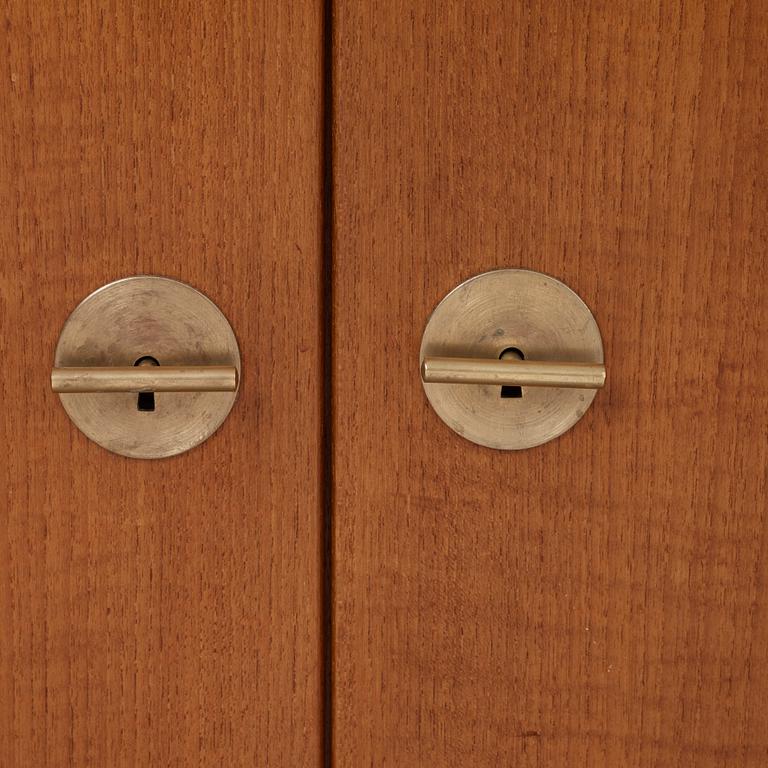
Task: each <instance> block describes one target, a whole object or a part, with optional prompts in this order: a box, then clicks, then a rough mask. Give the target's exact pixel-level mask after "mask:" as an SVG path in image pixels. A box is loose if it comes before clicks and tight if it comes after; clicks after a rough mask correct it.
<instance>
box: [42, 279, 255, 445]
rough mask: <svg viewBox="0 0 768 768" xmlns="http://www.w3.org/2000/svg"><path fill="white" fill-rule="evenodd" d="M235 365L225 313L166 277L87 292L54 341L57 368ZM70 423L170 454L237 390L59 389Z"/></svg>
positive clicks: (215, 418) (208, 425)
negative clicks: (148, 363)
mask: <svg viewBox="0 0 768 768" xmlns="http://www.w3.org/2000/svg"><path fill="white" fill-rule="evenodd" d="M147 359H151V360H152V361H153V362H154V363H156V364H159V366H161V368H159V369H158V370H161V369H162V366H233V367H235V368H236V369H237V382H239V374H240V350H239V347H238V344H237V339H236V338H235V334H234V332H233V331H232V328H231V327H230V325H229V323H228V322H227V319H226V317H224V315H223V314H222V313H221V311H220V310H219V308H218V307H217V306H216V305H215V304H214V303H213V302H212V301H211V300H210V299H208V298H207V297H206V296H204V295H203V294H202V293H200V292H199V291H197V290H195V289H194V288H192V287H191V286H189V285H186V284H185V283H181V282H179V281H177V280H172V279H170V278H165V277H156V276H144V275H141V276H136V277H127V278H124V279H122V280H117V281H115V282H113V283H109V284H108V285H105V286H103V287H102V288H99V289H98V290H96V291H94V292H93V293H92V294H91V295H90V296H88V297H87V298H85V299H84V300H83V301H82V302H81V303H80V304H79V305H78V306H77V307H76V308H75V310H74V311H73V312H72V314H71V315H70V316H69V318H68V320H67V322H66V323H65V325H64V328H63V330H62V332H61V336H60V337H59V342H58V345H57V347H56V353H55V359H54V366H55V367H56V368H88V367H104V368H113V367H127V366H135V365H137V364H138V363H139V361H142V360H144V361H146V360H147ZM59 397H60V398H61V402H62V405H63V406H64V409H65V410H66V412H67V413H68V414H69V417H70V418H71V419H72V421H73V422H74V423H75V425H76V426H77V427H78V428H79V429H80V430H81V431H82V432H83V433H84V434H85V435H86V436H87V437H89V438H90V439H91V440H93V441H94V442H96V443H98V444H99V445H101V446H103V447H104V448H106V449H107V450H110V451H112V452H113V453H117V454H120V455H122V456H129V457H132V458H139V459H157V458H163V457H167V456H173V455H175V454H178V453H183V452H184V451H187V450H189V449H190V448H193V447H194V446H196V445H199V444H200V443H202V442H203V441H204V440H206V439H208V438H209V437H210V436H211V435H212V434H213V433H214V432H215V431H216V430H217V429H218V428H219V426H221V424H222V422H223V421H224V419H226V417H227V415H228V414H229V412H230V410H231V409H232V406H233V405H234V403H235V399H236V398H237V390H236V388H235V391H231V392H220V391H214V392H211V391H205V392H197V391H195V392H190V391H184V392H168V391H160V392H154V393H142V394H137V393H136V392H87V393H85V392H78V393H77V394H72V393H62V394H60V395H59Z"/></svg>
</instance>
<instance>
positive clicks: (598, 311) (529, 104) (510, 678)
mask: <svg viewBox="0 0 768 768" xmlns="http://www.w3.org/2000/svg"><path fill="white" fill-rule="evenodd" d="M767 14H768V6H766V4H765V3H763V2H757V1H755V2H728V1H727V0H721V1H718V2H679V1H677V0H675V1H670V0H661V1H660V2H659V1H658V0H654V1H653V2H630V1H629V0H615V1H614V2H610V3H588V2H573V3H566V2H535V3H510V2H501V1H500V0H499V2H492V0H466V1H465V2H449V3H417V2H405V1H404V0H369V2H365V3H359V2H350V1H349V0H336V2H335V16H334V59H333V63H334V103H333V105H334V157H335V168H334V171H335V173H334V180H335V222H334V226H335V237H334V254H333V257H334V271H333V275H334V282H333V298H334V301H333V313H334V315H333V316H334V333H333V360H334V365H333V377H334V378H333V381H334V400H333V413H334V420H333V433H334V436H335V441H334V478H335V479H334V487H333V494H334V499H335V507H334V520H333V529H334V568H333V590H334V599H333V608H334V614H333V623H334V633H333V646H332V647H333V661H334V671H333V677H334V686H333V741H334V756H335V761H334V765H335V766H337V768H360V766H376V767H377V768H378V767H380V766H397V768H408V767H410V766H414V767H415V766H431V767H434V768H437V767H438V766H473V768H480V767H481V766H489V768H490V767H491V766H493V768H496V767H497V766H542V767H543V766H563V767H566V766H568V767H571V766H573V767H575V766H606V767H608V766H610V767H611V768H615V767H616V766H637V767H638V768H641V767H642V768H648V766H659V767H662V766H663V767H664V768H669V767H670V766H686V767H687V766H712V767H713V768H714V766H756V767H757V766H765V765H767V764H768V664H767V663H766V662H767V659H766V656H767V655H768V594H766V588H767V587H768V583H767V582H768V528H767V527H766V522H767V521H766V514H768V509H767V507H768V492H767V490H766V482H767V478H766V472H767V470H766V467H767V466H768V445H767V444H766V443H767V436H768V421H767V418H766V413H768V383H767V379H766V370H768V354H767V349H766V344H767V342H766V339H767V338H768V307H767V306H766V296H765V290H766V279H767V278H768V265H767V258H766V249H767V246H768V236H767V235H768V231H767V227H766V203H767V202H768V200H767V196H766V178H767V176H768V163H767V157H768V153H767V152H766V124H765V120H766V115H767V110H766V107H767V106H768V104H766V77H767V76H768V71H767V69H768V67H767V66H766V65H767V64H768V56H767V49H768V45H767V44H766V41H767V40H768V23H767V19H766V15H767ZM497 267H526V268H529V269H535V270H540V271H543V272H546V273H548V274H551V275H553V276H555V277H557V278H559V279H561V280H563V281H564V282H566V283H567V284H568V285H569V286H571V287H572V288H573V289H574V290H575V291H576V292H577V293H578V294H579V295H580V296H581V297H582V298H583V299H584V300H585V301H586V302H587V304H588V305H589V306H590V307H591V309H592V310H593V312H594V314H595V316H596V318H597V321H598V323H599V324H600V327H601V329H602V333H603V339H604V343H605V349H606V361H607V369H608V384H607V387H606V389H605V390H603V391H601V392H600V393H599V394H598V396H597V399H596V400H595V403H594V405H593V406H592V408H591V409H590V411H589V412H588V413H587V414H586V416H585V418H584V419H583V420H582V421H581V422H580V423H579V424H578V425H577V426H576V427H575V428H574V429H572V430H571V431H570V432H568V433H567V434H566V435H564V436H563V437H561V438H560V439H558V440H556V441H554V442H552V443H550V444H548V445H545V446H543V447H540V448H536V449H532V450H529V451H524V452H520V453H501V452H497V451H493V450H488V449H483V448H480V447H478V446H475V445H473V444H471V443H469V442H466V441H464V440H462V439H461V438H460V437H459V436H458V435H456V434H454V433H453V432H452V431H450V430H449V429H448V428H447V427H446V426H445V425H444V424H443V423H442V422H441V421H440V420H439V418H438V417H437V416H436V414H435V413H433V412H432V411H431V410H430V407H429V405H428V403H427V401H426V398H425V397H424V393H423V391H422V386H421V383H420V381H419V370H418V351H419V342H420V338H421V333H422V330H423V328H424V324H425V322H426V320H427V318H428V316H429V313H430V312H431V311H432V309H433V308H434V306H435V305H436V304H437V302H438V301H439V300H440V299H441V298H442V297H443V296H444V295H445V294H446V293H447V292H448V291H450V290H451V289H452V288H453V287H454V286H456V285H457V284H459V283H460V282H462V281H463V280H465V279H467V278H468V277H470V276H472V275H475V274H477V273H480V272H483V271H486V270H489V269H493V268H497ZM524 351H525V350H523V352H524ZM516 402H517V401H515V400H510V401H509V407H510V408H514V407H515V405H516Z"/></svg>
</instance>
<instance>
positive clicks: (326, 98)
mask: <svg viewBox="0 0 768 768" xmlns="http://www.w3.org/2000/svg"><path fill="white" fill-rule="evenodd" d="M322 13H323V20H322V32H321V34H322V54H321V72H322V74H321V77H322V85H321V110H322V116H321V121H322V139H321V143H322V149H321V152H322V156H321V174H322V196H323V200H322V254H321V258H322V268H321V296H320V307H321V309H320V312H321V321H320V333H321V348H322V351H323V357H322V363H321V374H322V378H321V380H322V392H323V394H322V426H321V429H322V448H321V455H322V458H321V466H320V483H321V504H322V530H321V546H322V555H321V567H322V597H321V616H322V619H321V620H322V636H321V654H322V656H321V663H322V681H321V686H322V688H321V695H322V703H321V707H322V727H323V735H322V765H323V768H332V766H333V731H332V728H333V234H334V233H333V206H334V200H333V191H334V190H333V0H323V12H322Z"/></svg>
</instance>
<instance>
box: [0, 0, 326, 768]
mask: <svg viewBox="0 0 768 768" xmlns="http://www.w3.org/2000/svg"><path fill="white" fill-rule="evenodd" d="M2 26H3V36H2V41H3V42H2V50H3V57H2V58H3V67H2V75H1V76H2V83H3V87H2V91H1V93H2V96H0V98H1V99H2V114H3V123H2V128H0V153H1V154H0V163H2V165H1V167H0V177H1V181H0V184H2V208H1V209H0V326H1V327H2V332H0V356H1V357H2V361H3V372H2V375H0V387H1V388H2V409H0V424H1V425H2V440H1V442H0V465H2V468H1V470H0V483H1V485H0V507H2V515H1V521H0V658H1V662H0V763H1V764H2V765H3V766H16V767H18V768H21V767H22V766H35V768H40V766H56V767H57V768H58V766H64V765H71V766H99V767H102V766H129V765H130V766H191V765H195V766H223V765H226V766H239V765H243V766H253V765H270V766H272V765H274V766H278V765H280V766H282V765H284V766H297V765H301V766H304V765H306V766H313V765H317V764H318V763H319V761H320V748H321V747H320V745H321V736H322V728H321V711H320V701H321V693H320V687H321V676H320V663H319V662H320V647H321V643H320V631H321V630H320V548H319V547H320V543H319V526H320V522H319V521H320V513H319V456H318V449H317V446H318V431H319V428H320V422H319V418H320V417H319V396H318V392H319V387H318V384H317V377H318V374H319V371H320V359H319V352H318V350H319V348H320V344H319V339H318V336H319V303H318V293H319V285H318V281H319V266H320V212H321V201H320V157H321V154H320V152H321V148H320V141H319V137H320V116H321V89H320V84H321V66H320V50H321V8H320V6H319V4H317V3H301V4H284V3H283V4H274V3H268V2H257V3H252V2H223V3H222V2H213V1H212V0H211V1H208V0H206V1H205V2H173V3H157V2H151V1H149V0H147V1H143V0H142V1H141V2H135V3H129V2H107V1H106V0H105V1H104V2H98V1H95V0H94V1H92V2H90V1H89V2H78V3H59V2H23V1H21V0H19V2H16V1H15V0H14V2H11V3H8V4H6V5H5V8H4V9H3V11H2ZM137 273H151V274H161V275H167V276H171V277H175V278H178V279H180V280H183V281H185V282H188V283H190V284H192V285H193V286H195V287H197V288H199V289H200V290H202V291H203V292H205V293H206V294H208V295H209V296H210V297H211V298H212V299H213V300H214V301H215V302H216V303H217V304H218V305H219V306H220V307H221V308H222V310H223V311H224V312H225V314H226V315H227V316H228V318H229V320H230V322H231V323H232V326H233V328H234V329H235V332H236V334H237V336H238V339H239V343H240V346H241V352H242V358H243V371H244V376H243V382H242V387H241V390H240V395H239V400H238V402H237V403H236V405H235V408H234V410H233V411H232V413H231V415H230V417H229V419H228V420H227V421H226V423H225V424H224V426H223V427H222V429H221V430H220V431H219V432H218V433H217V434H216V435H215V436H214V437H213V438H212V439H211V440H210V441H208V442H206V443H205V444H204V445H202V446H200V447H198V448H196V449H194V450H193V451H191V452H190V453H188V454H186V455H183V456H179V457H176V458H173V459H169V460H163V461H144V462H142V461H132V460H127V459H124V458H121V457H118V456H115V455H111V454H109V453H107V452H106V451H104V450H102V449H101V448H99V447H98V446H97V445H95V444H93V443H90V442H89V441H88V440H86V439H85V438H84V437H83V436H82V435H81V434H80V433H79V432H78V431H77V429H76V428H75V427H74V426H73V425H72V424H71V423H70V421H69V419H68V418H67V416H66V414H65V412H64V410H63V409H62V408H61V406H60V404H59V402H58V398H57V397H56V396H55V395H53V394H52V393H51V391H50V383H49V374H50V367H51V363H52V359H53V350H54V346H55V343H56V340H57V337H58V334H59V331H60V329H61V327H62V324H63V323H64V321H65V319H66V317H67V315H68V313H69V311H70V310H71V309H72V308H73V307H74V306H75V304H76V303H77V302H78V301H79V300H80V299H81V298H83V297H84V296H85V295H86V294H88V293H89V292H90V291H92V290H94V289H95V288H97V287H99V286H100V285H102V284H104V283H106V282H108V281H110V280H113V279H116V278H119V277H122V276H126V275H132V274H137Z"/></svg>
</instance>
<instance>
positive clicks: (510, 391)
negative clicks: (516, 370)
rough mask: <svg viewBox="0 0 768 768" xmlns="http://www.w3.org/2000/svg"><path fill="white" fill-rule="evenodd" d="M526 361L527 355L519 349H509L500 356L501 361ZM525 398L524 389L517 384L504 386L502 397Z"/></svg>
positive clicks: (502, 387) (502, 386)
mask: <svg viewBox="0 0 768 768" xmlns="http://www.w3.org/2000/svg"><path fill="white" fill-rule="evenodd" d="M510 359H511V360H525V355H524V354H523V353H522V352H521V351H520V350H519V349H518V348H517V347H507V348H506V349H505V350H504V351H503V352H502V353H501V354H500V355H499V360H510ZM522 396H523V388H522V387H518V386H517V385H515V384H502V385H501V397H503V398H516V397H522Z"/></svg>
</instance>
